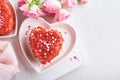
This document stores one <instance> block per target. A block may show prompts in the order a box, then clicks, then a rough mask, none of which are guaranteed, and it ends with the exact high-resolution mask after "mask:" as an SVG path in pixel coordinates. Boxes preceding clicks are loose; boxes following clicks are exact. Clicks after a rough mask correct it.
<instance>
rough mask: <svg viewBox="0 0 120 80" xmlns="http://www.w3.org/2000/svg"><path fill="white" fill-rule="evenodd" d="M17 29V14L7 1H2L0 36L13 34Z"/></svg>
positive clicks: (0, 5) (0, 3) (0, 2)
mask: <svg viewBox="0 0 120 80" xmlns="http://www.w3.org/2000/svg"><path fill="white" fill-rule="evenodd" d="M14 29H15V14H14V10H13V8H12V6H11V4H10V3H9V2H8V1H7V0H0V35H6V34H9V33H11V32H12V31H13V30H14Z"/></svg>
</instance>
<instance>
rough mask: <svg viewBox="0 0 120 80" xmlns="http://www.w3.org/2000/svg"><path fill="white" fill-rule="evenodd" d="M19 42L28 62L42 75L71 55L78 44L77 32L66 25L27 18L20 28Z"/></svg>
mask: <svg viewBox="0 0 120 80" xmlns="http://www.w3.org/2000/svg"><path fill="white" fill-rule="evenodd" d="M19 41H20V46H21V49H22V51H23V53H24V56H25V57H26V59H27V60H28V62H29V63H30V64H31V66H32V67H33V68H34V69H35V70H36V71H37V72H39V73H42V72H45V71H47V70H49V69H52V68H53V67H55V66H56V65H57V64H58V63H60V62H61V61H62V60H63V59H64V58H65V57H67V55H69V53H70V52H71V51H72V49H73V48H74V45H75V43H76V32H75V29H74V28H73V27H72V26H70V25H68V24H66V23H61V22H59V23H53V24H49V23H48V22H47V21H45V20H44V19H42V18H39V19H33V18H27V19H25V20H24V21H23V23H22V25H21V27H20V32H19ZM49 61H50V62H49Z"/></svg>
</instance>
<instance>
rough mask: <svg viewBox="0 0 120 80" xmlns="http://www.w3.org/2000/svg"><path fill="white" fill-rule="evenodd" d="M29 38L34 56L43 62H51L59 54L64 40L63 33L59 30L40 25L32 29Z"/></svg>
mask: <svg viewBox="0 0 120 80" xmlns="http://www.w3.org/2000/svg"><path fill="white" fill-rule="evenodd" d="M29 40H30V45H31V48H32V51H33V53H34V56H35V57H36V58H38V59H39V60H40V61H41V63H42V64H46V63H47V62H50V61H51V60H52V59H53V58H55V57H56V56H57V55H58V54H59V52H60V50H61V49H62V45H63V41H64V39H63V37H62V35H61V33H60V32H58V31H57V30H52V29H45V28H42V27H40V26H39V27H37V28H34V29H32V31H31V33H30V38H29Z"/></svg>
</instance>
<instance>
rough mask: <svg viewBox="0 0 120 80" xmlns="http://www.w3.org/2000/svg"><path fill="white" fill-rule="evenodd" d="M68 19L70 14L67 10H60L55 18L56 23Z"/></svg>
mask: <svg viewBox="0 0 120 80" xmlns="http://www.w3.org/2000/svg"><path fill="white" fill-rule="evenodd" d="M68 17H70V13H69V12H68V11H67V10H65V9H60V10H57V11H56V14H55V16H54V21H58V22H60V21H63V20H65V19H67V18H68Z"/></svg>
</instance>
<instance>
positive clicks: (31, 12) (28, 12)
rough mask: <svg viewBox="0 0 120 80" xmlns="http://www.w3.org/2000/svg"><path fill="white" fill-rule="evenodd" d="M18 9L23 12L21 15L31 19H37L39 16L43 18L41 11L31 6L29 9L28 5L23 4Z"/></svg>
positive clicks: (35, 6)
mask: <svg viewBox="0 0 120 80" xmlns="http://www.w3.org/2000/svg"><path fill="white" fill-rule="evenodd" d="M19 9H20V10H21V11H24V12H23V15H25V16H28V17H32V18H38V17H39V16H43V15H44V13H43V11H42V10H41V9H40V8H39V7H38V6H37V5H33V6H32V7H29V4H24V5H23V6H21V7H19Z"/></svg>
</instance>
